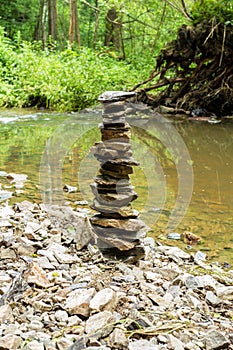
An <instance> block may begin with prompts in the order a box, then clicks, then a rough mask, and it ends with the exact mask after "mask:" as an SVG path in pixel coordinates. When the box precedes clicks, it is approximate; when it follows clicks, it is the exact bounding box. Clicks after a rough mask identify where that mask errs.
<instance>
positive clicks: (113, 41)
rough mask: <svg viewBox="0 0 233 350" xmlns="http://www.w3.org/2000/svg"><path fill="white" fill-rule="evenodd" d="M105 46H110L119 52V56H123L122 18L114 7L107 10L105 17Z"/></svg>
mask: <svg viewBox="0 0 233 350" xmlns="http://www.w3.org/2000/svg"><path fill="white" fill-rule="evenodd" d="M104 44H105V46H112V47H113V49H114V50H115V51H117V52H119V54H120V56H121V58H125V53H124V46H123V39H122V20H121V16H120V15H119V13H118V12H117V11H116V9H115V8H111V9H110V10H109V11H108V14H107V17H106V31H105V42H104Z"/></svg>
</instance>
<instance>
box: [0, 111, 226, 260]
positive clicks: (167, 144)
mask: <svg viewBox="0 0 233 350" xmlns="http://www.w3.org/2000/svg"><path fill="white" fill-rule="evenodd" d="M100 120H101V116H100V113H99V112H89V113H87V112H86V113H79V114H78V113H77V114H75V113H73V114H57V113H45V112H43V113H42V112H35V111H29V110H28V111H25V110H23V111H22V110H2V111H0V183H1V190H7V191H10V192H13V196H12V197H11V198H10V199H9V202H10V203H14V202H18V201H22V200H24V199H27V200H30V201H35V202H41V201H45V202H46V203H52V202H55V201H57V200H58V199H59V200H60V198H61V197H62V200H63V199H64V201H66V202H67V203H70V204H71V205H72V206H78V207H79V208H88V204H90V203H91V201H92V198H93V195H92V193H91V190H90V187H89V185H90V183H91V182H92V178H93V176H95V175H96V173H97V171H98V167H99V165H98V162H97V161H96V160H95V158H94V157H93V155H92V154H91V152H90V149H91V146H92V145H93V144H94V143H95V142H96V141H99V140H100V132H99V130H98V123H99V122H100ZM130 123H131V125H132V147H133V152H134V158H135V159H136V160H139V161H140V166H139V167H138V168H135V172H134V174H133V175H132V176H131V182H132V183H133V185H134V186H135V190H136V192H137V193H138V195H139V197H138V199H137V200H136V201H135V202H134V203H133V206H134V207H135V208H136V209H138V210H140V211H141V213H142V214H141V216H142V218H143V220H144V221H145V222H146V223H147V224H148V225H149V226H150V227H151V232H150V235H152V236H153V237H155V238H156V239H158V240H160V241H162V242H163V243H164V242H165V243H167V244H170V245H179V246H181V247H182V248H184V249H188V250H189V249H190V251H191V252H196V251H197V250H200V251H202V252H203V253H206V254H207V258H208V259H213V260H215V261H219V262H220V263H223V262H228V263H230V264H233V237H232V231H233V222H232V221H233V218H232V216H233V215H232V214H233V199H232V196H233V120H231V119H229V120H226V121H224V122H222V123H220V124H215V125H212V124H209V123H200V122H189V121H184V120H183V119H181V120H177V121H174V120H172V119H169V118H167V117H166V118H165V117H161V118H158V117H154V118H153V117H152V118H151V117H150V118H148V117H146V116H142V117H140V118H135V117H131V118H130ZM5 172H6V173H17V174H27V175H28V180H27V181H26V182H25V184H24V187H23V188H19V189H16V188H15V186H14V184H13V183H11V182H10V181H9V180H8V179H7V178H6V176H5ZM65 185H68V190H71V192H70V193H68V192H64V191H62V188H63V187H64V186H65ZM69 186H74V187H77V190H76V191H75V189H73V188H72V187H69ZM72 190H74V191H75V192H72ZM0 200H1V203H4V198H2V197H1V192H0ZM77 201H78V204H77V203H76V202H77ZM83 201H87V202H88V204H87V205H85V202H83ZM187 231H190V232H192V233H194V234H196V235H198V236H200V237H201V242H200V243H199V244H198V245H196V246H193V247H187V242H183V241H175V240H168V239H167V234H168V233H179V234H183V233H184V232H187Z"/></svg>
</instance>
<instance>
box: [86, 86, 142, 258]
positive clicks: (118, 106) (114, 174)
mask: <svg viewBox="0 0 233 350" xmlns="http://www.w3.org/2000/svg"><path fill="white" fill-rule="evenodd" d="M133 96H134V93H133V92H121V91H119V92H118V91H117V92H112V91H109V92H105V93H104V94H102V95H101V96H100V98H99V101H101V102H102V103H103V110H104V112H103V123H102V124H101V125H100V126H99V128H100V131H101V134H102V141H101V142H98V143H96V144H95V146H94V147H93V148H92V151H93V153H94V156H95V157H96V158H97V159H98V161H99V162H100V170H99V175H97V176H96V177H95V179H94V180H95V183H93V184H92V185H91V189H92V191H93V194H94V196H95V199H94V201H93V204H92V206H91V207H92V209H94V210H96V211H98V212H99V214H96V215H94V216H93V217H92V218H91V223H92V226H93V228H94V231H95V233H96V235H97V244H98V246H99V248H100V249H102V250H103V251H105V252H113V253H114V254H115V255H122V256H124V255H126V256H128V255H129V256H132V255H138V254H139V255H140V254H143V252H144V250H143V248H142V247H141V246H140V238H141V237H144V236H145V234H146V232H147V230H148V227H147V226H146V225H145V224H144V222H143V221H142V220H140V219H139V218H138V215H139V213H138V212H137V211H136V210H134V209H133V208H132V206H131V202H132V201H134V200H135V199H136V198H137V193H136V192H134V187H133V186H132V185H131V183H130V178H129V175H130V174H132V173H133V166H137V165H139V163H138V162H137V161H135V160H134V159H133V158H132V150H131V144H130V137H131V132H130V125H129V124H128V123H127V122H126V119H125V100H127V99H128V98H131V97H133Z"/></svg>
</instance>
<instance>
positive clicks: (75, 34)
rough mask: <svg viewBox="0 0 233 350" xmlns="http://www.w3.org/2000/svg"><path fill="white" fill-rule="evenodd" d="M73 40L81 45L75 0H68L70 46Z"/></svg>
mask: <svg viewBox="0 0 233 350" xmlns="http://www.w3.org/2000/svg"><path fill="white" fill-rule="evenodd" d="M75 41H76V42H77V44H78V46H81V38H80V30H79V20H78V6H77V0H70V27H69V43H70V45H71V46H72V45H73V44H74V42H75Z"/></svg>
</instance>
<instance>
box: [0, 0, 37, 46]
mask: <svg viewBox="0 0 233 350" xmlns="http://www.w3.org/2000/svg"><path fill="white" fill-rule="evenodd" d="M38 9H39V0H14V1H1V2H0V26H1V27H4V28H5V29H6V32H7V35H8V36H9V37H10V38H12V39H13V37H14V35H15V34H16V33H17V32H18V31H21V34H22V37H23V39H24V40H32V39H33V33H34V29H35V25H36V19H37V15H38Z"/></svg>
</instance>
